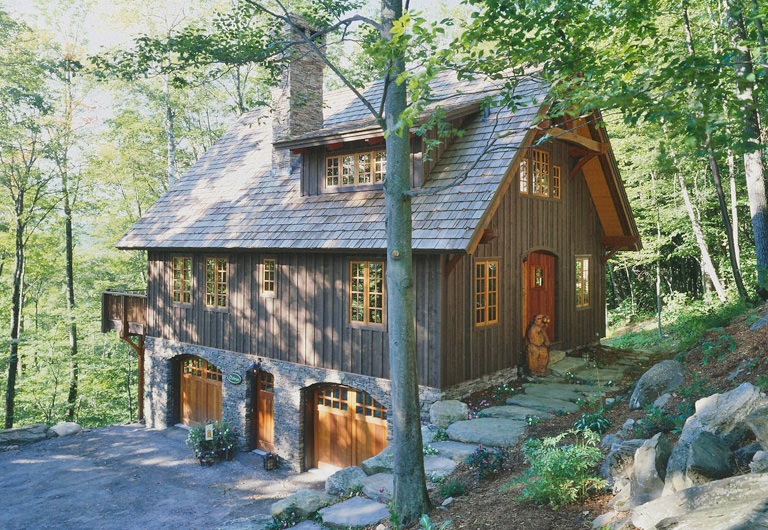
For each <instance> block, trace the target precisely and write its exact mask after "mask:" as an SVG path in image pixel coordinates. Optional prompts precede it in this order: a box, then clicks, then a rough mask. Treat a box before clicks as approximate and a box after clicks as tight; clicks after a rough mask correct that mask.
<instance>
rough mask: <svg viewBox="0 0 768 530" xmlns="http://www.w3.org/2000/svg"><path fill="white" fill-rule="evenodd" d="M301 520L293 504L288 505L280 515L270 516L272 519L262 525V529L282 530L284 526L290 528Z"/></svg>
mask: <svg viewBox="0 0 768 530" xmlns="http://www.w3.org/2000/svg"><path fill="white" fill-rule="evenodd" d="M301 521H303V519H302V517H301V515H299V512H298V510H297V509H296V507H295V506H290V507H289V508H288V509H287V510H286V511H285V512H283V515H282V517H276V516H274V515H273V516H272V521H271V522H270V523H268V524H267V525H266V526H264V530H283V529H284V528H291V527H292V526H296V525H297V524H299V523H300V522H301Z"/></svg>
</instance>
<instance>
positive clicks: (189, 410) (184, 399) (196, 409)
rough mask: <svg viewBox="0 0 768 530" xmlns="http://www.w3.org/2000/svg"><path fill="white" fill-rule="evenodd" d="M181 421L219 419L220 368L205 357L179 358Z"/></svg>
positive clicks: (189, 423)
mask: <svg viewBox="0 0 768 530" xmlns="http://www.w3.org/2000/svg"><path fill="white" fill-rule="evenodd" d="M180 387H181V423H183V424H185V425H192V424H195V423H203V422H205V421H208V420H212V421H220V420H221V370H219V369H218V368H216V367H215V366H214V365H213V364H211V363H209V362H208V361H206V360H205V359H201V358H200V357H194V356H191V355H190V356H185V357H182V358H181V385H180Z"/></svg>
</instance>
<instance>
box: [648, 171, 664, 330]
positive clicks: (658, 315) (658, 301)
mask: <svg viewBox="0 0 768 530" xmlns="http://www.w3.org/2000/svg"><path fill="white" fill-rule="evenodd" d="M651 185H652V187H653V200H654V202H655V203H656V320H657V328H658V332H659V337H661V336H662V332H661V211H660V208H659V198H658V195H657V194H656V173H655V172H654V171H651Z"/></svg>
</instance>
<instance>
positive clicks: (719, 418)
mask: <svg viewBox="0 0 768 530" xmlns="http://www.w3.org/2000/svg"><path fill="white" fill-rule="evenodd" d="M766 406H768V399H766V397H765V396H764V395H763V394H762V393H761V392H760V389H759V388H757V387H756V386H753V385H752V384H751V383H742V384H741V385H740V386H738V387H737V388H735V389H733V390H731V391H730V392H726V393H724V394H713V395H711V396H709V397H705V398H702V399H700V400H698V401H697V402H696V413H695V414H694V415H693V416H691V417H690V418H688V420H686V422H685V426H684V427H683V432H682V433H681V434H680V439H681V440H685V439H688V438H690V437H692V436H693V435H694V434H695V433H696V432H697V431H709V432H711V433H713V434H716V435H718V436H720V437H722V438H723V439H725V441H726V442H727V443H728V445H729V446H730V447H736V446H738V445H740V444H741V442H743V441H744V439H745V437H746V434H747V433H748V432H749V430H750V429H749V426H748V425H747V423H746V421H745V420H746V418H747V417H748V416H749V415H750V414H751V413H752V412H754V411H756V410H758V409H761V408H764V407H766Z"/></svg>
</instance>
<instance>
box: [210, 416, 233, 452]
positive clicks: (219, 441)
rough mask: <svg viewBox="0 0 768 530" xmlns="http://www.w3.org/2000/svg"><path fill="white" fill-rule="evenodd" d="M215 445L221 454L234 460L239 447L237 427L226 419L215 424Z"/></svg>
mask: <svg viewBox="0 0 768 530" xmlns="http://www.w3.org/2000/svg"><path fill="white" fill-rule="evenodd" d="M213 441H214V447H215V449H216V450H217V451H218V453H219V455H220V456H222V457H223V458H226V459H227V460H232V457H233V456H234V454H235V449H236V448H237V429H235V428H234V427H233V426H231V425H230V424H228V423H226V422H224V421H217V422H215V423H214V424H213Z"/></svg>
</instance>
